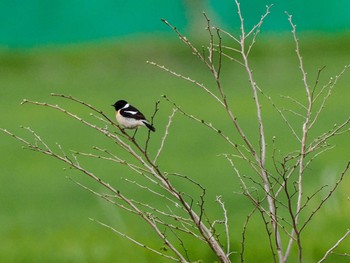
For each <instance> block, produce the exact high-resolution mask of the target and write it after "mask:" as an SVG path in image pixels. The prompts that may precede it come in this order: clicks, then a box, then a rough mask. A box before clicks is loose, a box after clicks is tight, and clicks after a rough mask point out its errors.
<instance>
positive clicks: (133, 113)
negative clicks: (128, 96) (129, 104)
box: [124, 110, 137, 115]
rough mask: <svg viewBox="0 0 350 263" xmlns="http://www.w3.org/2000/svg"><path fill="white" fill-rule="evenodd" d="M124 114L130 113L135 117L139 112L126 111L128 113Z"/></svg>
mask: <svg viewBox="0 0 350 263" xmlns="http://www.w3.org/2000/svg"><path fill="white" fill-rule="evenodd" d="M124 112H127V113H130V114H132V115H135V114H136V113H137V111H128V110H126V111H124Z"/></svg>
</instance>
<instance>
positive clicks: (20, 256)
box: [0, 36, 350, 263]
mask: <svg viewBox="0 0 350 263" xmlns="http://www.w3.org/2000/svg"><path fill="white" fill-rule="evenodd" d="M174 39H175V37H174ZM203 43H205V42H204V41H199V43H198V46H199V48H200V46H201V45H202V44H203ZM349 45H350V39H349V38H344V37H341V36H329V37H320V36H313V37H311V36H304V38H303V37H302V38H301V49H302V53H303V58H304V63H305V66H306V69H307V71H308V73H309V75H308V76H309V78H310V80H312V81H314V80H315V78H316V75H317V70H318V69H319V68H321V67H323V66H324V65H326V69H325V70H324V72H323V75H322V76H321V79H320V80H321V83H320V84H324V83H326V82H327V81H328V79H329V77H330V76H335V75H336V74H337V73H339V72H340V71H341V70H342V68H343V66H345V65H346V64H349V63H350V54H349V50H348V47H349ZM147 60H150V61H155V62H158V63H159V64H161V65H163V64H164V65H166V66H167V67H169V68H171V69H173V70H175V71H178V72H179V73H182V74H184V75H185V76H191V77H192V78H194V79H196V80H198V81H199V82H201V83H202V82H203V83H206V84H207V85H208V86H209V87H213V90H214V85H213V80H212V79H211V77H210V75H209V74H208V73H207V71H206V70H205V69H204V67H203V66H202V65H201V64H200V63H198V62H197V61H196V58H195V57H194V56H193V55H191V52H190V51H189V50H188V49H186V47H184V46H183V45H182V44H181V43H180V42H179V41H178V42H174V41H170V40H157V41H154V40H153V39H152V40H150V39H129V40H125V41H119V42H112V43H103V44H86V45H76V46H67V47H48V48H41V49H32V50H27V51H26V50H7V49H2V50H0V69H1V70H0V86H1V89H0V104H1V105H2V107H1V109H2V113H1V114H0V127H3V128H6V129H8V130H11V131H14V132H15V133H18V134H21V135H22V136H24V137H26V138H29V136H28V135H27V134H26V133H25V132H24V131H23V130H22V129H21V128H19V126H20V125H24V126H30V127H31V128H32V129H34V130H35V131H37V132H38V133H39V134H40V135H41V136H42V137H43V138H44V139H45V140H47V142H48V143H49V144H50V145H51V146H52V147H53V148H56V146H55V143H56V142H58V143H60V144H61V145H62V147H63V148H64V149H65V150H67V151H69V150H71V149H75V150H84V151H91V147H92V146H101V147H108V148H111V149H113V147H112V146H111V145H109V141H108V140H106V139H105V138H104V137H102V136H99V135H98V134H97V133H96V132H95V131H93V130H89V129H88V128H86V127H84V126H83V125H81V124H80V123H78V122H74V121H73V120H71V119H69V118H67V116H65V115H63V114H60V113H57V112H55V111H53V110H50V109H44V108H40V107H36V106H33V105H22V106H21V105H20V102H21V101H22V99H24V98H26V99H31V100H35V101H45V102H51V103H53V104H60V105H63V106H65V107H67V108H68V109H70V110H71V111H74V112H75V113H77V114H79V115H81V116H83V117H84V118H86V119H89V120H92V121H94V119H93V117H91V116H89V111H86V110H85V109H83V108H82V107H81V106H79V105H76V104H72V103H68V102H67V101H64V100H62V99H60V98H54V97H51V96H50V93H52V92H55V93H64V94H67V95H73V96H75V97H77V98H80V99H82V100H84V101H86V102H89V103H91V104H93V105H95V106H96V107H98V108H100V109H102V110H103V111H104V112H106V113H107V114H108V115H109V116H110V117H113V109H112V107H111V106H110V105H111V104H113V103H114V102H115V101H116V100H118V99H126V100H128V101H129V102H131V103H132V104H134V105H137V106H138V107H139V108H140V109H141V110H142V111H143V112H144V114H145V115H146V116H150V115H151V114H152V113H153V110H154V103H155V101H157V100H161V103H160V111H159V113H158V115H157V116H156V119H155V126H156V128H157V132H156V133H155V134H154V136H153V139H152V145H151V147H150V151H151V154H153V155H154V154H155V150H156V147H157V146H158V145H159V143H160V140H161V138H162V136H163V133H164V130H165V125H166V123H167V120H168V116H169V114H170V113H171V105H170V104H169V103H167V102H166V101H165V100H163V99H161V95H163V94H166V95H167V96H168V97H169V98H171V99H172V100H173V101H175V102H176V103H177V104H178V105H180V106H182V108H183V109H184V110H186V111H187V112H189V113H191V114H193V115H195V116H198V117H199V118H201V119H205V120H206V121H208V122H212V123H213V124H214V125H215V126H217V127H218V128H219V129H221V130H222V131H223V132H225V133H226V134H227V135H229V136H230V137H232V138H236V136H237V135H236V134H235V132H234V130H233V127H232V125H231V124H230V123H229V122H228V119H227V117H226V115H225V114H224V111H223V110H222V109H220V108H219V106H218V105H216V104H215V102H214V101H213V100H212V99H211V98H210V97H209V96H208V95H207V94H206V93H204V92H202V91H201V90H199V88H198V87H196V86H194V85H193V84H191V83H188V82H185V81H183V80H180V79H178V78H175V77H174V76H171V75H169V74H167V73H165V72H162V71H160V70H158V69H156V68H155V67H152V66H151V65H149V64H147V63H146V61H147ZM251 64H252V66H253V69H254V72H253V73H254V74H255V76H256V81H257V83H258V84H259V86H260V87H261V88H262V89H264V91H265V92H266V93H267V94H268V95H269V96H272V97H273V98H274V99H275V101H276V103H277V104H278V105H280V106H281V107H283V106H288V105H290V102H286V101H285V100H284V99H282V98H280V96H279V95H280V94H283V95H287V94H289V95H292V96H294V97H296V98H301V100H305V98H304V97H303V96H304V92H303V86H302V81H301V74H300V72H299V70H298V61H297V58H296V56H295V53H294V46H293V43H292V42H291V40H290V38H289V36H288V37H286V36H283V37H276V36H267V37H265V38H263V39H262V40H261V42H259V43H258V44H257V46H256V50H255V51H254V52H253V53H252V55H251ZM222 76H223V85H224V89H225V91H226V92H227V95H228V99H229V102H230V104H231V105H233V109H234V111H235V112H236V114H237V116H238V119H239V121H240V123H241V125H242V127H243V128H244V129H245V130H246V131H247V134H248V136H251V137H252V138H255V139H252V141H253V142H254V143H257V133H256V127H257V123H256V117H254V116H255V111H254V106H253V101H252V95H251V92H250V89H249V86H248V82H247V78H246V75H245V74H244V71H243V70H242V69H241V68H239V67H238V66H237V65H235V64H231V63H228V61H225V63H224V68H223V72H222ZM349 82H350V72H348V73H347V74H345V75H344V76H343V78H342V79H341V80H339V84H338V85H337V87H336V89H335V91H334V93H333V95H332V97H331V99H330V101H329V102H328V103H327V108H326V111H325V112H324V114H323V115H322V118H321V119H320V124H319V125H318V126H317V128H316V131H315V132H319V133H322V132H323V131H326V130H327V129H329V128H331V127H332V125H333V124H334V123H339V122H340V121H341V120H344V119H345V118H347V117H348V116H349V112H350V110H349V98H350V89H349V84H348V83H349ZM311 83H313V82H311ZM215 92H216V91H215ZM261 100H262V103H263V108H262V110H263V114H264V120H265V121H266V132H267V140H268V144H269V145H271V138H272V136H276V137H277V142H278V143H279V146H280V147H281V148H282V149H283V150H286V149H290V147H292V146H293V142H292V140H291V139H290V138H291V136H290V132H288V129H287V128H286V127H285V125H284V124H283V121H281V120H280V118H279V115H278V114H277V113H276V112H275V111H274V109H273V107H272V106H271V105H270V104H269V103H268V101H267V100H266V99H264V98H262V99H261ZM218 116H219V117H218ZM296 122H300V120H299V119H297V118H295V123H296ZM145 133H146V132H145V130H140V131H139V132H138V135H137V136H138V139H139V140H140V141H142V140H143V139H144V138H145ZM333 143H334V144H335V145H336V146H337V147H336V148H335V149H334V150H332V151H330V152H329V153H327V154H325V155H323V156H321V157H320V158H319V159H317V160H316V161H315V162H314V165H313V166H312V168H310V171H308V173H307V174H308V176H309V178H307V179H306V182H307V186H306V189H314V190H316V189H318V188H319V187H320V186H321V185H322V184H331V183H334V182H335V181H336V179H335V178H336V177H337V176H338V175H339V173H340V172H341V171H342V170H343V168H344V166H345V163H346V162H347V160H348V159H349V150H348V149H349V146H350V138H349V135H348V134H344V135H343V136H342V137H339V138H338V139H335V140H333ZM115 150H117V149H115ZM269 150H270V151H271V148H269ZM222 153H231V149H230V148H229V147H227V145H225V143H224V142H223V141H222V140H221V139H220V138H219V137H216V135H215V134H213V133H212V132H211V131H210V130H208V129H206V128H204V127H203V126H202V125H200V124H198V123H195V122H193V121H191V120H189V119H187V118H185V117H183V116H181V115H180V114H177V115H176V116H175V118H174V122H173V126H172V127H171V129H170V134H169V140H168V141H167V142H166V146H165V148H164V152H163V155H162V156H161V157H160V163H161V168H162V169H164V170H166V171H173V172H181V173H183V174H186V175H189V176H191V177H193V178H194V179H196V180H197V181H199V182H200V183H201V184H202V185H203V186H204V187H205V188H206V189H207V198H208V199H207V202H208V206H213V208H212V210H211V212H210V215H209V216H211V217H213V218H214V216H215V213H216V211H218V210H217V209H216V208H214V207H217V205H216V204H215V202H214V201H215V196H216V195H222V196H223V200H224V201H225V203H226V205H227V207H228V208H230V211H231V213H230V219H232V222H231V225H230V227H231V231H232V247H233V249H234V250H235V251H238V250H239V246H240V243H239V242H240V235H241V231H242V229H241V227H242V224H243V221H242V220H243V219H244V217H245V216H246V214H247V212H248V211H250V210H251V207H250V204H249V202H248V201H247V200H245V199H244V197H242V196H241V195H239V194H237V192H238V191H239V190H240V188H239V185H238V181H237V179H236V178H235V175H234V173H233V172H232V169H231V167H230V165H229V164H228V162H227V161H226V160H225V159H224V158H223V157H222V156H220V154H222ZM0 156H1V158H0V160H1V163H0V165H1V166H0V167H1V175H0V236H1V238H0V261H1V262H40V263H41V262H74V263H75V262H168V261H167V260H165V259H163V258H159V257H158V256H156V255H154V254H152V253H150V252H148V251H146V250H144V249H142V248H140V247H137V246H135V245H133V244H131V243H130V242H129V241H127V240H126V239H124V238H122V237H119V236H118V235H117V234H114V233H113V232H111V231H110V230H108V229H106V228H103V227H102V226H100V225H98V224H96V223H94V222H92V221H90V220H89V218H94V219H98V220H101V221H103V222H106V223H108V224H111V225H113V226H115V227H116V228H117V229H118V230H121V231H123V232H125V233H127V234H128V235H130V236H132V237H136V238H137V239H139V240H141V241H149V243H148V244H149V245H151V246H152V247H154V248H156V249H160V248H161V247H162V246H163V244H161V243H160V242H159V241H158V240H156V239H155V238H150V237H153V236H154V234H153V233H152V231H151V230H150V229H148V228H147V226H145V225H143V224H142V223H140V221H139V220H138V219H136V220H135V219H134V217H132V216H130V215H128V214H126V213H125V212H123V211H119V210H118V209H116V208H114V207H112V206H111V205H109V204H106V203H105V202H104V201H103V200H100V199H98V198H97V197H95V196H93V195H92V194H90V193H88V192H86V191H84V190H83V189H81V188H79V187H78V186H77V185H75V184H74V183H72V182H71V181H70V180H68V179H67V178H66V177H67V176H69V177H73V178H74V179H76V180H78V181H80V182H83V183H85V184H88V185H89V186H91V187H92V188H94V189H97V190H101V188H100V186H96V185H95V184H94V183H92V182H90V180H88V179H87V178H85V177H84V175H82V174H79V173H77V172H76V171H71V170H68V171H65V170H64V169H63V168H65V167H66V166H65V165H64V164H62V163H59V162H58V161H56V160H54V159H52V158H49V157H46V156H42V155H40V154H38V153H33V152H30V151H28V150H22V149H21V145H20V144H19V143H18V142H16V141H15V140H13V139H12V138H10V137H8V136H6V135H5V134H2V133H1V134H0ZM85 162H86V164H87V165H88V166H90V167H92V168H91V169H93V170H94V171H95V172H96V173H97V174H99V175H100V176H103V178H105V179H106V180H108V181H109V182H111V183H113V184H114V185H116V186H117V187H118V188H119V189H122V190H124V191H127V190H130V191H135V190H136V191H137V194H136V195H135V197H136V198H139V199H142V200H147V198H149V196H148V195H147V194H146V193H144V192H142V191H139V189H138V188H135V186H133V185H129V184H128V183H126V182H125V181H123V180H121V179H120V178H121V177H127V178H131V179H133V178H134V175H133V174H131V173H130V171H129V170H127V169H125V168H124V167H120V166H115V165H110V164H109V163H106V162H91V163H89V162H88V161H85ZM242 173H244V171H242ZM347 175H348V176H349V173H348V174H347ZM348 176H347V178H346V179H345V180H344V182H343V184H342V185H341V186H340V188H339V189H338V190H339V191H338V192H337V193H336V194H335V195H334V196H333V197H332V198H331V199H330V200H329V203H328V205H326V206H325V207H324V209H322V210H321V212H320V213H319V214H318V215H317V216H316V217H315V219H314V221H313V223H312V224H311V225H310V228H309V229H308V230H307V231H306V232H305V233H304V236H303V241H304V246H305V249H304V252H305V262H314V261H316V260H317V259H320V258H321V256H322V255H323V254H324V252H325V251H326V250H327V249H329V248H330V247H331V246H332V245H333V244H334V242H335V241H336V240H338V239H339V238H340V236H342V235H343V234H344V233H345V231H346V229H347V228H349V222H350V213H349V211H350V207H349V206H350V202H349V200H347V199H348V198H349V195H350V193H349V189H348V185H349V183H350V180H349V178H348ZM179 183H181V182H179ZM186 189H187V188H186ZM187 190H189V189H187ZM324 193H326V191H325V192H324ZM144 198H145V199H144ZM318 200H319V199H318ZM315 204H316V202H315V203H314V204H313V205H315ZM311 210H312V207H310V211H311ZM220 217H221V214H220V215H216V218H220ZM255 219H256V220H255V221H254V222H255V223H254V224H252V225H251V228H250V230H249V232H248V238H249V240H248V241H249V243H248V244H249V247H248V248H247V262H270V261H271V256H270V253H269V252H267V248H268V247H267V245H266V244H265V245H262V244H261V240H265V239H266V234H265V232H264V230H262V229H263V228H262V225H261V224H260V223H258V222H259V220H258V219H259V217H258V216H256V218H255ZM265 241H266V240H265ZM265 241H264V242H265ZM349 247H350V238H349V239H348V240H346V241H344V243H342V245H341V246H340V247H339V248H338V250H337V252H339V253H345V252H347V253H349V252H350V251H349V249H348V248H349ZM195 250H196V252H193V253H194V254H192V256H193V258H202V259H203V260H204V262H213V261H214V260H215V258H213V257H212V255H211V252H210V251H209V249H208V248H207V247H205V246H203V247H199V248H196V249H195ZM249 251H250V252H249ZM257 255H258V258H257ZM233 258H234V259H237V260H238V259H239V256H238V255H237V257H236V256H233ZM335 258H336V257H335V256H334V255H332V256H331V257H330V260H329V262H332V259H333V260H334V259H335ZM294 260H295V258H291V261H290V262H294ZM336 260H337V262H347V261H348V258H346V257H337V258H336Z"/></svg>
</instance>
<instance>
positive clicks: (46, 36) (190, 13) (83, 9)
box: [0, 0, 350, 47]
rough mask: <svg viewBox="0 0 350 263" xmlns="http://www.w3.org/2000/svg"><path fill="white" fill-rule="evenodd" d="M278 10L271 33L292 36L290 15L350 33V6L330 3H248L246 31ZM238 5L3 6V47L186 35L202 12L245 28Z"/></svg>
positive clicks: (342, 0)
mask: <svg viewBox="0 0 350 263" xmlns="http://www.w3.org/2000/svg"><path fill="white" fill-rule="evenodd" d="M270 4H274V7H273V9H272V10H273V12H272V14H271V15H270V18H269V19H268V21H266V23H265V25H264V29H265V30H271V31H289V24H288V22H287V21H286V19H285V14H284V12H285V11H287V12H288V13H289V14H292V15H294V16H295V19H296V23H297V25H298V30H307V31H322V32H325V31H327V32H334V31H342V32H344V31H349V26H350V16H349V11H350V3H349V1H347V0H339V1H335V2H332V3H330V2H329V1H315V0H309V1H303V0H296V1H281V0H278V1H266V0H264V1H256V0H254V1H253V0H248V1H242V3H241V8H242V12H243V14H244V16H245V21H246V25H249V26H250V25H253V24H255V23H256V21H257V19H260V16H261V14H262V13H263V12H264V10H265V5H270ZM234 8H235V7H234V1H223V0H220V1H214V0H211V1H201V0H196V1H190V0H188V1H185V0H183V1H180V0H171V1H161V0H152V1H121V0H119V1H116V0H100V1H91V0H85V1H84V0H71V1H67V0H60V1H58V0H55V1H44V0H27V1H24V0H22V1H20V0H17V1H7V0H3V1H1V2H0V22H1V23H0V45H4V46H10V47H27V46H37V45H42V44H49V43H50V44H52V43H71V42H84V41H93V40H101V39H108V38H114V37H118V38H120V37H125V36H130V35H134V34H139V33H143V34H151V35H153V36H154V33H155V32H164V31H167V29H166V28H165V27H164V25H162V24H161V23H160V22H159V21H160V19H161V18H166V19H167V20H169V21H170V22H172V23H173V24H176V26H177V27H178V28H180V29H182V30H188V31H190V30H191V28H193V26H194V25H196V24H197V23H198V17H200V16H201V12H202V11H205V12H207V13H208V14H209V15H210V17H212V18H216V23H217V24H219V25H220V26H223V27H224V28H227V29H236V28H238V27H239V21H238V19H237V17H236V11H235V9H234Z"/></svg>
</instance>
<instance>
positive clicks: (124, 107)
mask: <svg viewBox="0 0 350 263" xmlns="http://www.w3.org/2000/svg"><path fill="white" fill-rule="evenodd" d="M112 106H113V107H114V109H115V115H116V118H117V121H118V123H119V124H120V125H122V126H123V127H124V128H125V129H137V128H138V127H139V126H146V127H147V128H148V129H150V130H151V131H153V132H154V131H155V130H156V129H155V128H154V127H153V126H152V125H151V124H150V123H149V122H148V121H147V120H146V118H145V116H144V115H143V114H142V113H141V112H140V111H139V110H138V109H136V108H135V107H133V106H131V105H130V104H129V103H127V102H126V101H125V100H118V101H117V102H116V103H114V104H113V105H112Z"/></svg>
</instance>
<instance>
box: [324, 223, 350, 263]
mask: <svg viewBox="0 0 350 263" xmlns="http://www.w3.org/2000/svg"><path fill="white" fill-rule="evenodd" d="M348 235H350V229H348V230H347V231H346V233H345V234H344V235H343V236H342V237H341V238H340V239H339V240H338V241H337V242H336V243H335V244H334V246H333V247H331V248H330V249H329V250H327V252H326V254H325V255H324V256H323V257H322V258H321V259H320V260H319V261H318V262H317V263H322V262H323V261H325V260H326V258H327V257H328V256H329V254H331V253H332V252H333V251H334V249H336V248H337V247H338V246H339V245H340V243H341V242H343V240H344V239H345V238H347V236H348Z"/></svg>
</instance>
